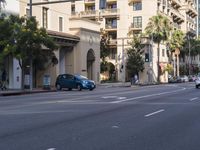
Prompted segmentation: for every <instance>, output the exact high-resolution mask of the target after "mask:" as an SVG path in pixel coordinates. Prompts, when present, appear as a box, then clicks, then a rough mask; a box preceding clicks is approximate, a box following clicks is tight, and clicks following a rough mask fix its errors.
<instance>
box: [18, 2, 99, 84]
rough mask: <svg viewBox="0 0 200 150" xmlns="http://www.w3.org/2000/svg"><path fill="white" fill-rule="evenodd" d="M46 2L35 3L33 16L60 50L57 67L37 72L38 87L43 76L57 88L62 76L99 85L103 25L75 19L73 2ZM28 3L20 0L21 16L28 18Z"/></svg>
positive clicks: (57, 52)
mask: <svg viewBox="0 0 200 150" xmlns="http://www.w3.org/2000/svg"><path fill="white" fill-rule="evenodd" d="M41 2H47V1H41V0H34V1H33V5H32V16H35V17H36V20H37V21H38V23H39V27H44V28H46V30H47V32H48V34H49V35H50V36H51V37H53V38H54V40H55V41H56V43H57V44H58V45H59V48H58V49H57V50H55V54H56V57H57V58H58V64H57V65H55V66H52V65H49V66H47V69H45V70H43V71H39V72H37V73H36V75H35V76H34V79H33V83H34V84H33V85H34V86H35V87H41V86H42V85H43V78H44V76H49V77H50V84H51V86H54V85H55V81H56V77H57V76H58V75H59V74H63V73H70V74H81V75H84V76H86V77H88V78H89V79H91V80H94V81H95V82H96V83H97V84H98V83H99V76H100V45H99V43H100V23H98V22H96V21H92V20H88V19H84V18H72V17H71V15H72V14H71V8H72V5H73V4H72V3H71V2H68V3H66V2H65V3H54V4H42V5H41V4H39V5H34V4H36V3H41ZM28 3H29V0H22V1H20V16H24V15H26V16H29V14H30V8H29V6H28V5H27V4H28Z"/></svg>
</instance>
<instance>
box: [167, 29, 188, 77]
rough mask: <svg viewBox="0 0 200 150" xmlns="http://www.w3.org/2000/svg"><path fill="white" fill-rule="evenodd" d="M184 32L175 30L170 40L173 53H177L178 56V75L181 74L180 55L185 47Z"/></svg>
mask: <svg viewBox="0 0 200 150" xmlns="http://www.w3.org/2000/svg"><path fill="white" fill-rule="evenodd" d="M184 37H185V35H184V33H183V32H182V31H181V30H174V31H173V33H172V36H171V39H170V41H169V45H170V49H171V52H172V53H173V55H176V57H177V59H176V60H177V69H176V70H177V73H175V74H176V75H177V76H179V75H180V73H179V55H180V50H181V48H182V47H183V44H184Z"/></svg>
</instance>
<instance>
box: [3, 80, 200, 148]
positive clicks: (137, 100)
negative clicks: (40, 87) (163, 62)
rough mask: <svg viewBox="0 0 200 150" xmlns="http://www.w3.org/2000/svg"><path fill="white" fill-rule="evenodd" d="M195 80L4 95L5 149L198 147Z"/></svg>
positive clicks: (199, 108) (199, 99)
mask: <svg viewBox="0 0 200 150" xmlns="http://www.w3.org/2000/svg"><path fill="white" fill-rule="evenodd" d="M199 114H200V89H195V88H194V83H182V84H169V85H156V86H144V87H109V88H107V87H98V88H97V89H95V90H94V91H86V90H85V91H76V90H73V91H62V92H52V93H39V94H32V95H20V96H9V97H0V150H199V149H200V142H199V139H200V117H199Z"/></svg>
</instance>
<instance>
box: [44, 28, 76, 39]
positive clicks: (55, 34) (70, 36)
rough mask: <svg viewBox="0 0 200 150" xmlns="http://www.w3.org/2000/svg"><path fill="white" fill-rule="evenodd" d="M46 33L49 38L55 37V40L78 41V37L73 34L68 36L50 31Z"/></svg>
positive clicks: (67, 34)
mask: <svg viewBox="0 0 200 150" xmlns="http://www.w3.org/2000/svg"><path fill="white" fill-rule="evenodd" d="M47 33H48V34H49V35H50V36H53V37H57V38H62V39H67V40H72V41H80V37H78V36H76V35H73V34H69V33H64V32H58V31H52V30H47Z"/></svg>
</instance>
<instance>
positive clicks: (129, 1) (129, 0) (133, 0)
mask: <svg viewBox="0 0 200 150" xmlns="http://www.w3.org/2000/svg"><path fill="white" fill-rule="evenodd" d="M138 1H142V0H128V3H129V4H130V3H133V2H138Z"/></svg>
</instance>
